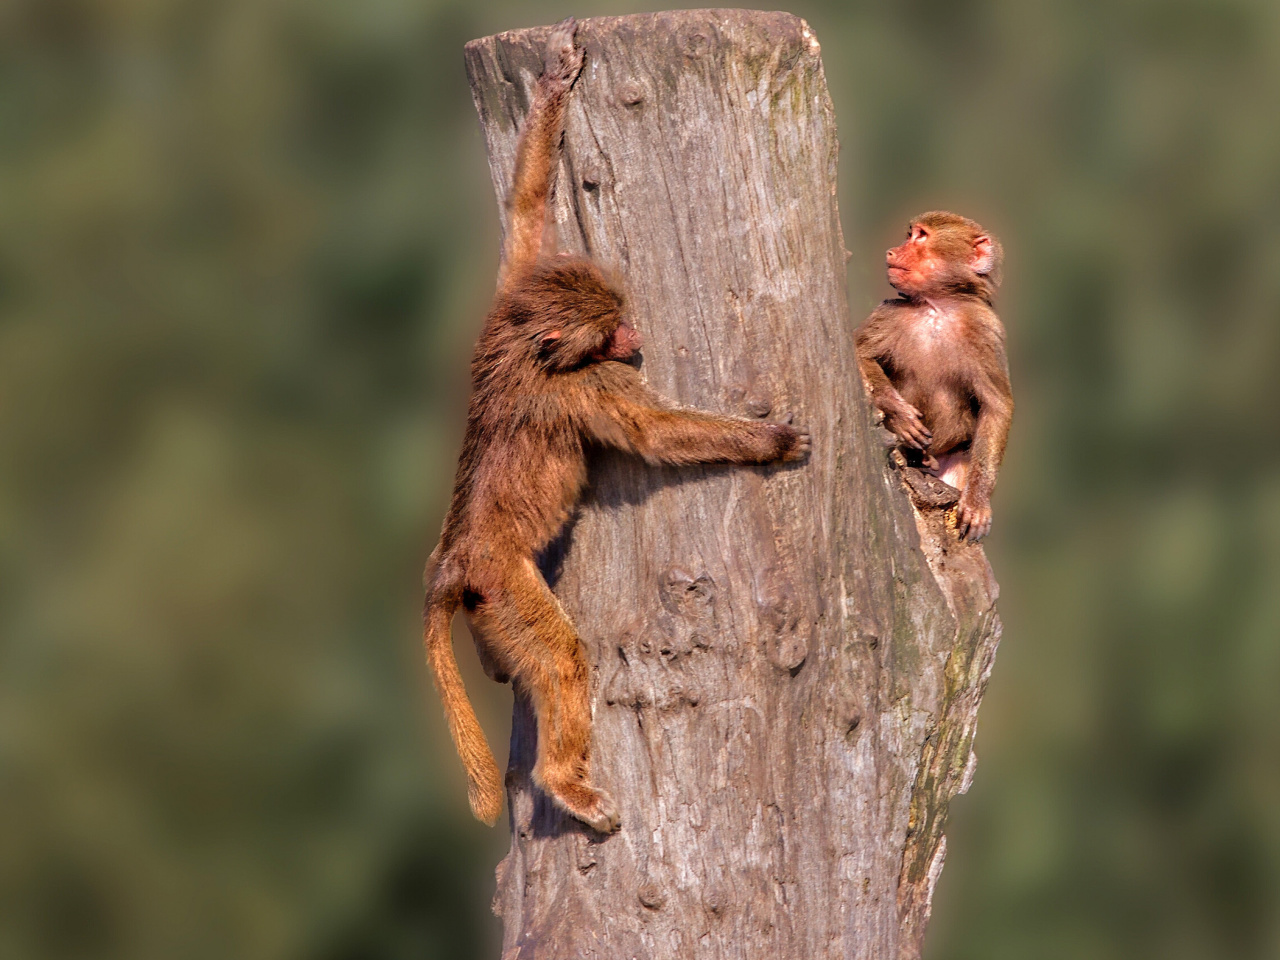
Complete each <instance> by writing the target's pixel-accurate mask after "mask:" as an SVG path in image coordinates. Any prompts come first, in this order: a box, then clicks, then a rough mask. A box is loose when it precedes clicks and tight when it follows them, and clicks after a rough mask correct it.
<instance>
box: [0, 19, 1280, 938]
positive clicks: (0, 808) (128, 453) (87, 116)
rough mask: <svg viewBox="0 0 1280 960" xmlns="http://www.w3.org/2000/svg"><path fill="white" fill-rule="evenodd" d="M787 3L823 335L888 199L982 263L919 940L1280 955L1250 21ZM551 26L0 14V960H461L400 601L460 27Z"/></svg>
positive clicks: (1260, 152) (473, 918)
mask: <svg viewBox="0 0 1280 960" xmlns="http://www.w3.org/2000/svg"><path fill="white" fill-rule="evenodd" d="M656 6H657V5H656V4H646V5H644V8H648V9H653V8H655V7H656ZM627 9H628V8H626V7H623V6H622V5H621V4H619V3H616V2H610V3H607V4H597V5H595V6H594V7H593V8H592V9H589V10H574V11H572V12H574V13H577V14H578V15H580V16H581V15H590V14H599V13H621V12H626V11H627ZM629 9H630V10H636V9H640V7H634V6H633V7H630V8H629ZM793 10H794V12H796V13H798V14H801V15H803V16H805V17H807V18H808V19H809V20H810V22H811V24H812V25H813V27H814V28H815V30H816V31H817V34H818V36H819V38H820V39H821V41H822V43H823V52H824V58H825V61H826V65H827V72H828V78H829V80H830V83H831V88H832V96H833V99H834V100H835V103H836V108H837V112H838V115H839V117H840V120H841V123H842V129H843V134H844V135H843V142H844V155H843V158H842V161H843V162H842V175H843V177H844V182H843V184H842V207H843V212H844V217H845V222H846V236H847V241H848V245H849V247H850V249H852V250H853V251H854V254H855V256H854V258H853V260H852V261H851V282H852V289H851V294H852V304H853V312H854V314H855V319H856V318H857V317H858V316H861V315H862V314H864V313H865V312H866V311H867V310H868V309H869V308H870V306H871V305H872V304H873V303H874V302H875V301H876V300H877V299H878V298H880V297H881V296H884V295H886V294H887V293H888V288H887V287H886V285H885V283H884V280H883V275H882V267H881V263H882V260H881V251H882V250H883V249H884V248H885V247H886V246H888V245H889V244H890V243H891V242H892V241H894V240H896V237H897V234H898V231H899V229H900V226H901V224H904V223H905V221H906V218H907V217H908V216H910V215H911V214H914V213H918V212H920V211H922V210H925V209H929V208H933V207H949V208H954V209H957V210H959V211H960V212H963V213H965V214H968V215H970V216H973V217H975V218H977V219H978V220H980V221H982V222H983V223H984V224H986V225H987V226H989V227H990V228H992V229H994V230H995V231H996V232H998V233H999V234H1000V235H1001V236H1002V238H1003V239H1004V241H1005V247H1006V250H1007V252H1008V260H1007V271H1006V272H1007V275H1008V278H1009V279H1008V281H1007V284H1006V290H1005V296H1004V298H1003V304H1002V307H1003V314H1004V317H1005V320H1006V325H1007V326H1008V328H1009V331H1010V341H1011V353H1012V357H1011V359H1012V366H1013V374H1014V383H1015V389H1016V391H1017V396H1018V402H1019V407H1018V415H1017V419H1016V422H1015V426H1014V433H1013V437H1012V443H1011V445H1010V453H1009V460H1008V463H1007V466H1006V470H1005V473H1004V475H1003V478H1002V481H1001V487H1000V490H999V492H998V494H997V497H996V501H995V506H996V510H997V521H996V528H995V535H994V538H993V542H992V544H991V548H990V555H991V556H992V559H993V562H994V564H995V566H996V570H997V573H998V575H999V577H1000V579H1001V581H1002V584H1003V588H1004V596H1003V599H1002V601H1001V602H1002V610H1003V613H1004V617H1005V620H1006V631H1005V640H1004V644H1003V647H1002V650H1001V655H1000V662H999V664H998V665H997V668H996V671H995V674H994V676H993V679H992V683H991V687H990V692H989V695H988V701H987V703H986V705H985V707H984V716H983V721H982V725H981V730H980V734H979V737H978V749H979V752H980V754H981V755H982V757H983V762H982V764H981V765H980V768H979V773H978V777H977V780H976V783H975V786H974V789H973V792H972V794H971V795H970V796H969V797H967V798H965V799H962V800H959V801H958V802H956V803H955V804H953V806H952V810H951V815H952V824H953V826H952V829H951V831H950V833H951V854H950V857H949V864H948V867H947V869H946V871H945V872H944V874H943V879H942V881H941V885H940V890H939V903H938V910H937V913H938V917H937V924H936V926H935V929H934V931H933V933H932V936H931V942H930V950H929V953H930V955H931V956H932V957H933V958H935V960H949V958H954V960H962V958H969V957H974V958H978V957H981V958H988V960H1000V958H1006V957H1007V958H1010V960H1013V958H1018V960H1021V958H1026V957H1037V958H1039V957H1043V958H1049V960H1054V958H1064V960H1067V958H1070V960H1076V958H1079V960H1106V958H1109V957H1116V958H1121V957H1123V958H1134V957H1152V958H1157V957H1158V958H1162V960H1163V958H1197V960H1199V958H1210V957H1230V958H1233V960H1234V958H1241V960H1247V958H1254V957H1257V958H1270V957H1274V956H1276V955H1280V911H1278V910H1277V906H1278V901H1280V802H1277V799H1278V797H1280V764H1278V763H1277V759H1278V757H1280V709H1277V706H1276V693H1275V691H1276V689H1277V683H1278V682H1280V644H1278V643H1277V637H1278V636H1280V600H1278V599H1277V597H1280V593H1277V591H1276V589H1275V584H1276V583H1278V582H1280V507H1277V504H1280V407H1278V406H1277V405H1276V403H1275V402H1274V401H1273V399H1272V397H1271V395H1270V388H1271V386H1272V383H1273V381H1274V380H1275V375H1276V371H1277V369H1278V368H1280V323H1277V318H1278V317H1280V229H1278V228H1277V223H1280V125H1278V124H1277V123H1276V122H1275V105H1276V104H1277V103H1280V8H1277V7H1276V5H1275V4H1274V3H1273V2H1271V0H1170V2H1160V3H1156V2H1153V0H1116V2H1112V3H1108V4H1099V3H1083V4H1070V3H1056V4H1052V3H1043V2H1040V3H1016V2H1013V0H992V2H979V0H966V2H956V0H950V2H945V3H944V2H932V0H905V2H904V0H898V2H893V3H889V2H884V0H877V2H870V0H867V2H856V3H840V4H837V3H834V2H830V0H825V2H824V0H815V2H810V3H806V4H804V5H803V6H800V7H794V8H793ZM568 12H570V11H569V10H567V9H563V8H561V6H560V5H558V4H542V3H538V4H528V3H524V4H515V3H511V2H502V3H497V4H491V5H486V6H484V8H483V9H480V7H479V5H476V4H464V3H459V2H454V0H418V2H409V0H369V2H365V3H340V2H338V0H306V2H304V0H274V2H269V3H268V2H261V0H232V2H229V3H212V2H201V0H132V2H118V3H106V2H101V0H13V2H11V3H9V4H8V5H6V6H4V7H3V8H2V9H0V184H3V186H2V187H0V224H2V225H3V229H2V230H0V823H3V824H4V826H3V827H0V956H4V957H15V958H31V960H44V958H64V957H65V958H79V957H94V958H107V960H114V958H122V960H124V958H127V960H151V958H156V960H161V958H165V960H167V958H171V957H179V956H180V957H191V958H202V957H209V958H224V957H236V958H246V960H253V958H259V957H261V958H267V957H271V958H277V957H280V958H308V960H355V958H378V960H382V958H387V960H399V958H410V957H413V958H423V957H439V958H442V960H455V958H457V960H464V958H468V957H479V956H492V955H495V954H496V948H495V943H494V937H495V925H494V922H493V920H492V918H489V917H487V900H488V896H489V891H490V889H491V885H492V881H491V874H490V869H491V867H492V865H493V864H494V863H496V861H497V859H498V857H499V856H500V850H501V849H502V847H503V846H504V845H505V844H504V842H503V837H502V831H494V832H489V831H486V830H484V829H483V828H482V827H479V826H478V825H475V824H474V823H473V822H472V821H471V820H470V819H469V817H468V815H467V812H466V807H465V801H464V792H463V789H462V781H461V775H460V771H459V769H458V767H457V763H456V760H455V759H454V758H453V757H452V754H451V750H450V748H449V745H448V742H447V735H446V734H445V732H444V730H443V724H442V723H440V721H439V718H438V716H437V713H438V708H437V706H436V703H435V700H434V697H433V696H432V695H431V694H430V692H429V691H428V690H427V689H426V687H427V684H426V681H425V674H424V672H423V670H422V668H421V666H420V654H419V649H418V623H417V620H418V618H417V609H418V604H419V602H420V596H419V593H420V585H419V582H418V578H419V572H420V568H421V564H422V561H423V560H424V558H425V555H426V553H427V551H428V550H429V549H430V546H431V544H432V543H433V541H434V535H435V532H436V530H437V529H438V524H439V519H440V517H441V515H442V513H443V510H444V506H445V500H446V497H447V492H448V487H449V483H450V480H451V476H452V468H453V463H452V460H453V456H454V455H455V452H456V445H457V442H458V439H459V432H460V426H461V411H462V408H463V403H464V398H465V390H466V377H467V373H466V363H467V357H468V351H469V347H470V343H471V341H472V339H473V337H474V334H475V331H476V328H477V326H478V323H479V319H480V316H481V314H482V312H483V308H484V304H485V301H486V299H487V295H488V292H489V291H490V290H491V289H492V287H491V284H492V276H493V269H494V265H495V263H496V251H497V244H496V216H495V211H494V205H493V200H492V193H491V190H490V187H489V184H488V177H487V169H486V167H485V161H484V151H483V146H482V143H481V141H480V137H479V133H478V129H477V126H476V122H475V118H474V112H473V109H472V104H471V98H470V94H469V92H468V90H467V88H466V82H465V77H464V75H463V70H462V57H461V46H462V44H463V42H464V41H466V40H467V39H470V38H471V37H475V36H480V35H483V34H485V33H490V32H494V31H497V30H502V29H508V28H511V27H516V26H523V25H528V24H532V23H538V22H543V23H546V22H551V21H553V20H555V19H559V18H560V17H561V16H563V15H565V13H568ZM850 375H853V373H852V371H851V372H850ZM476 673H477V674H478V671H476ZM471 688H472V690H473V691H474V692H475V693H476V695H477V696H478V697H481V698H482V697H484V696H490V697H491V699H490V700H489V701H488V702H487V703H481V707H482V709H483V710H484V711H485V713H484V719H485V722H486V724H487V725H488V726H489V728H490V730H491V731H495V732H496V731H500V730H502V729H504V726H505V722H506V721H505V717H504V715H503V711H504V705H503V702H502V700H501V697H500V696H498V695H497V694H495V693H494V691H495V690H496V689H497V688H495V687H494V686H493V685H491V684H484V683H482V682H479V681H473V682H472V683H471ZM424 718H425V719H424ZM492 739H493V740H495V741H500V740H501V739H502V738H501V736H493V737H492Z"/></svg>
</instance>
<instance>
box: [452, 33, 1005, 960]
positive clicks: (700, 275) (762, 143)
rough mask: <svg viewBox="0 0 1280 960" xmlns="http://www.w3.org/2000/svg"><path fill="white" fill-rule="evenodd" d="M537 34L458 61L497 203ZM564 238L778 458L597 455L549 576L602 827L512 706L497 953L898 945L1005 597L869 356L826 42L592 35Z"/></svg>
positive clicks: (961, 761)
mask: <svg viewBox="0 0 1280 960" xmlns="http://www.w3.org/2000/svg"><path fill="white" fill-rule="evenodd" d="M545 36H546V31H545V28H538V29H531V30H520V31H515V32H512V33H506V34H501V35H499V36H496V37H488V38H485V39H483V40H476V41H473V42H472V43H470V44H468V45H467V50H466V60H467V69H468V73H469V76H470V79H471V86H472V90H473V93H474V96H475V101H476V106H477V109H478V110H479V112H480V119H481V123H482V125H483V128H484V133H485V137H486V141H487V144H488V150H489V163H490V168H491V170H492V173H493V181H494V185H495V188H496V189H497V192H498V196H499V199H502V198H504V197H505V194H506V191H507V189H508V187H509V185H510V176H511V171H512V168H513V164H514V154H515V143H516V132H517V128H518V124H519V120H520V118H521V116H522V115H523V112H524V109H525V107H526V106H527V104H528V103H529V99H530V92H531V87H532V84H533V81H534V79H535V77H536V76H537V74H538V72H539V70H540V65H541V50H542V45H543V42H544V38H545ZM578 38H579V41H580V42H581V43H582V45H583V46H584V47H585V48H586V67H585V68H584V70H583V73H582V76H581V78H580V79H579V80H578V83H577V85H576V87H575V88H574V92H573V97H572V101H571V105H570V114H569V122H568V130H567V133H566V135H565V150H564V159H563V162H562V164H561V167H560V172H559V178H558V184H559V189H558V191H557V198H556V201H555V209H556V219H557V222H558V224H559V230H560V243H561V246H562V247H563V248H565V249H570V250H577V251H585V252H588V253H590V254H591V255H592V256H594V257H596V258H597V259H598V260H600V261H601V262H603V263H605V264H607V265H609V266H611V267H613V268H614V269H616V270H617V272H618V274H619V275H620V276H621V277H623V278H624V279H625V282H626V286H627V288H628V290H629V294H630V298H631V299H630V302H631V309H632V315H633V319H634V322H635V325H636V327H637V328H638V329H639V330H640V331H641V332H642V333H643V334H644V336H645V338H646V347H645V350H644V367H643V369H644V372H645V375H646V376H647V378H648V380H649V382H650V383H651V384H652V385H653V386H654V387H655V388H656V389H657V390H659V391H660V392H662V393H663V394H665V395H667V396H669V397H672V398H674V399H676V400H677V401H679V402H681V403H684V404H688V405H690V406H697V407H704V408H708V409H713V410H721V411H726V412H732V413H738V414H744V415H749V416H758V417H774V418H776V417H780V416H783V415H785V414H788V413H794V414H795V418H796V422H797V423H801V424H805V425H807V426H809V427H810V428H811V429H812V431H813V436H814V453H813V456H812V458H811V460H810V461H809V462H808V463H805V464H799V465H788V466H784V467H777V466H775V467H747V468H742V467H733V468H723V467H713V468H686V469H655V468H651V467H647V466H645V465H644V464H643V463H641V462H640V461H638V460H633V459H627V458H623V457H620V456H619V457H612V456H611V457H604V458H602V459H601V460H600V461H599V462H597V463H596V464H595V465H594V467H593V472H592V487H591V493H590V495H589V497H588V498H587V501H586V502H585V503H584V505H583V507H582V509H581V511H580V515H579V517H578V520H577V522H576V524H575V525H574V527H573V529H572V531H571V532H570V533H569V534H568V535H567V536H566V537H565V538H564V541H563V544H562V548H561V549H560V550H559V551H558V552H557V555H555V556H552V557H548V558H547V559H546V564H545V566H546V570H547V574H548V578H549V580H550V582H551V583H552V586H553V588H554V589H555V591H556V593H557V595H558V596H559V597H560V599H561V602H562V603H563V605H564V607H565V609H566V611H568V613H569V616H570V617H571V618H572V619H573V621H574V623H575V624H576V625H577V627H578V629H579V631H580V632H581V635H582V639H583V643H584V645H585V648H586V652H587V656H588V658H589V660H590V662H591V664H592V670H593V701H594V711H595V737H594V746H593V761H592V763H593V766H592V773H593V777H594V779H595V780H596V781H597V782H598V783H599V784H600V785H601V786H603V787H604V788H605V789H607V790H609V791H610V792H611V793H612V794H613V796H614V797H615V798H616V799H617V801H618V803H619V806H620V808H621V811H622V823H623V825H622V829H621V831H620V832H619V833H617V834H615V835H614V836H611V837H607V838H601V837H599V836H597V835H595V834H593V833H592V832H591V831H590V830H588V829H587V828H586V827H584V826H582V825H580V824H578V823H576V822H575V821H572V820H569V819H567V818H566V817H564V816H562V815H561V814H560V813H559V812H557V811H556V810H555V809H554V808H553V807H552V806H551V804H550V803H549V802H548V801H547V800H546V798H545V797H543V796H542V795H541V794H540V793H539V792H538V791H537V790H536V789H535V788H534V787H533V786H532V784H531V782H530V779H529V771H530V768H531V765H532V761H533V755H534V745H535V733H534V725H533V721H532V716H531V714H530V712H529V710H528V708H527V706H526V705H524V704H523V703H522V702H521V700H520V698H519V697H518V696H517V706H516V710H515V717H514V726H513V730H512V735H511V766H510V770H509V772H508V776H507V783H508V787H509V800H510V805H511V825H512V826H511V832H512V843H511V852H510V854H509V855H508V856H507V857H506V859H505V860H504V861H503V863H502V864H501V866H500V867H499V868H498V892H497V896H496V898H495V909H496V910H497V912H498V913H499V915H500V916H501V917H502V918H503V921H504V924H505V937H504V950H503V957H504V960H513V958H520V960H534V958H539V960H541V958H545V960H576V958H590V960H632V958H635V960H675V958H680V960H685V958H726V960H728V958H733V960H739V958H741V960H745V958H769V960H822V958H837V957H838V958H842V960H843V958H849V957H859V958H868V960H871V958H874V960H884V958H892V957H916V956H918V955H919V953H920V946H921V940H922V937H923V934H924V928H925V924H926V922H927V920H928V916H929V907H930V900H931V898H932V894H933V886H934V882H935V881H936V880H937V877H938V873H939V871H940V870H941V867H942V860H943V855H944V852H945V839H944V837H943V832H942V831H943V826H944V824H945V821H946V813H947V807H948V804H949V802H950V800H951V798H952V797H953V796H955V795H956V794H957V793H958V792H962V791H963V790H964V789H965V787H966V786H967V784H968V780H969V777H970V775H971V772H972V766H973V759H972V752H971V744H972V741H973V732H974V723H975V720H976V716H977V707H978V702H979V700H980V699H981V696H982V691H983V688H984V686H985V684H986V679H987V675H988V673H989V671H990V669H991V664H992V660H993V658H994V655H995V648H996V643H997V641H998V638H999V634H1000V622H999V620H998V618H997V616H996V613H995V609H994V606H993V604H994V600H995V595H996V584H995V582H994V580H993V579H992V578H991V572H990V568H989V567H988V565H987V562H986V558H985V556H984V555H983V553H982V550H981V549H980V548H979V547H976V546H972V545H968V544H961V543H959V542H958V541H957V539H956V537H955V534H954V532H953V531H952V530H950V529H948V527H947V519H946V510H945V508H946V507H948V506H949V505H950V504H952V503H954V501H955V499H956V495H955V493H954V491H951V490H950V488H949V487H944V486H943V485H942V484H940V483H939V482H938V481H936V480H933V479H931V478H929V477H925V476H924V475H922V474H920V473H919V472H918V471H915V470H912V469H910V468H906V467H905V466H904V465H903V464H902V462H901V459H900V458H897V459H896V462H895V457H894V455H893V454H892V452H891V444H890V442H889V440H888V434H887V433H885V432H884V431H883V430H882V429H881V428H879V427H877V426H875V425H874V422H873V419H872V414H871V410H870V407H869V406H868V404H867V402H866V399H865V396H864V392H863V387H862V383H861V380H860V378H859V376H858V372H857V370H858V368H857V365H856V363H855V358H854V347H853V324H851V322H850V317H849V315H848V304H847V302H846V297H845V268H844V263H845V256H846V254H845V250H844V242H843V238H842V236H841V232H840V220H839V216H838V213H837V209H836V156H837V150H838V147H837V143H836V129H835V118H834V116H833V113H832V108H831V103H830V100H829V98H828V95H827V89H826V82H825V79H824V76H823V70H822V61H821V60H820V58H819V49H818V42H817V40H816V39H815V38H814V35H813V32H812V31H811V30H810V29H809V27H808V25H807V24H806V23H805V22H804V21H802V20H799V19H797V18H795V17H792V16H790V15H787V14H781V13H760V12H754V11H741V10H716V11H707V10H702V11H685V12H676V13H659V14H652V15H643V16H632V17H620V18H600V19H593V20H587V21H585V22H583V23H582V24H581V25H580V27H579V32H578Z"/></svg>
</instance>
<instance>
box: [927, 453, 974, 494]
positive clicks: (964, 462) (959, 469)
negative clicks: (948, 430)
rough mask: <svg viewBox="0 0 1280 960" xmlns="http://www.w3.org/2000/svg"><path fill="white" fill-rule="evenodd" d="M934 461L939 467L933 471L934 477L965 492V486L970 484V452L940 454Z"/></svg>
mask: <svg viewBox="0 0 1280 960" xmlns="http://www.w3.org/2000/svg"><path fill="white" fill-rule="evenodd" d="M934 460H935V462H936V464H937V466H936V467H935V468H934V469H933V475H934V476H935V477H937V478H938V479H939V480H941V481H942V482H943V483H946V484H950V485H951V486H953V487H955V488H956V489H957V490H960V491H963V490H964V487H965V484H966V483H968V482H969V451H968V450H952V451H950V452H949V453H943V454H940V455H939V456H937V457H935V458H934Z"/></svg>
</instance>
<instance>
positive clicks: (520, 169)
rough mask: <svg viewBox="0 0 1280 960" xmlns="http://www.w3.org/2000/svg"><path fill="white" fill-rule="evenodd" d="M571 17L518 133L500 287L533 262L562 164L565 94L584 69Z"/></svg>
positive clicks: (554, 40) (550, 47) (555, 36)
mask: <svg viewBox="0 0 1280 960" xmlns="http://www.w3.org/2000/svg"><path fill="white" fill-rule="evenodd" d="M576 29H577V24H576V22H575V21H574V19H573V18H572V17H570V18H569V19H567V20H564V21H562V22H560V23H558V24H556V26H555V27H553V28H552V31H551V36H550V37H549V39H548V41H547V49H546V54H545V63H544V66H543V71H542V76H540V77H539V78H538V82H537V85H536V86H535V87H534V94H533V103H532V104H531V105H530V107H529V113H528V115H527V116H526V117H525V119H524V126H523V127H522V128H521V130H520V140H519V143H518V144H517V146H516V169H515V175H514V177H513V178H512V185H511V193H510V195H509V196H508V198H507V210H508V222H507V238H506V242H505V244H504V245H503V250H502V272H501V274H500V276H499V282H500V285H501V284H503V283H505V282H506V280H507V278H508V277H510V276H512V275H513V274H515V273H517V272H519V270H520V268H522V267H527V266H529V265H531V264H533V263H534V262H536V261H537V259H538V255H539V253H540V251H541V248H542V237H543V230H544V228H545V226H546V216H547V196H548V194H549V193H550V192H551V183H552V177H553V175H554V173H555V169H556V166H557V165H558V164H559V162H560V140H561V137H563V136H564V118H565V111H566V108H567V107H568V104H569V91H570V89H571V88H572V87H573V82H574V80H576V79H577V77H578V73H579V72H580V71H581V70H582V57H583V51H582V48H581V47H578V46H577V45H576V44H575V43H574V39H573V35H574V31H575V30H576Z"/></svg>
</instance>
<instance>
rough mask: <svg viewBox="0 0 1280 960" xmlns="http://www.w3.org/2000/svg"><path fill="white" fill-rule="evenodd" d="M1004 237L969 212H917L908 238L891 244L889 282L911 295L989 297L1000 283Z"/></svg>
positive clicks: (911, 296)
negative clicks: (959, 213) (969, 216)
mask: <svg viewBox="0 0 1280 960" xmlns="http://www.w3.org/2000/svg"><path fill="white" fill-rule="evenodd" d="M1003 258H1004V251H1003V249H1002V248H1001V246H1000V241H999V240H997V239H996V238H995V237H994V236H992V235H991V234H990V233H988V232H987V231H986V230H983V229H982V227H981V226H979V225H978V224H977V223H974V222H973V221H972V220H970V219H968V218H967V217H961V216H958V215H957V214H954V213H946V212H944V211H934V212H932V213H926V214H923V215H922V216H919V217H916V219H914V220H912V221H911V226H909V227H908V228H907V239H906V240H905V241H903V242H902V243H901V244H899V245H898V246H896V247H894V248H892V249H891V250H888V251H887V252H886V253H885V255H884V259H885V264H886V266H887V267H888V272H889V284H890V285H891V286H892V287H893V288H894V289H895V290H897V291H898V292H899V293H901V294H903V295H904V296H906V297H908V298H912V299H915V298H923V297H934V296H937V297H940V296H946V295H947V294H957V293H971V294H977V295H978V296H980V297H982V298H983V299H984V300H986V301H988V302H990V301H991V300H993V299H994V298H995V292H996V288H997V287H999V286H1000V263H1001V261H1002V260H1003Z"/></svg>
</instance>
